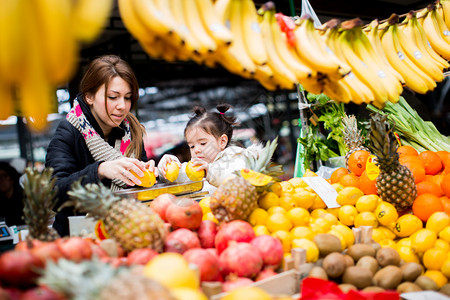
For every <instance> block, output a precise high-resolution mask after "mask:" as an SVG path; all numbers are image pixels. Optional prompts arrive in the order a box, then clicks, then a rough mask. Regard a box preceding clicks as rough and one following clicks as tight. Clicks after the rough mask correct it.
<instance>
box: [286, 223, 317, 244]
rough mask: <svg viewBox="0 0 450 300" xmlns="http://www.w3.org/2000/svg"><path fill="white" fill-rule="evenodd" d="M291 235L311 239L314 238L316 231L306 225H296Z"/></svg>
mask: <svg viewBox="0 0 450 300" xmlns="http://www.w3.org/2000/svg"><path fill="white" fill-rule="evenodd" d="M290 232H291V235H292V238H294V239H308V240H311V241H312V239H313V238H314V233H313V231H312V230H311V228H309V227H306V226H296V227H294V228H292V229H291V231H290Z"/></svg>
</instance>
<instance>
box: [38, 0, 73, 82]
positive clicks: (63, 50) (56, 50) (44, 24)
mask: <svg viewBox="0 0 450 300" xmlns="http://www.w3.org/2000/svg"><path fill="white" fill-rule="evenodd" d="M32 3H33V11H34V12H35V17H36V21H37V24H36V25H37V26H38V28H39V32H41V33H42V34H41V37H40V40H41V42H40V43H39V44H38V45H39V46H40V47H42V54H43V55H42V58H41V59H43V60H44V66H45V68H46V73H47V78H49V79H50V81H51V82H52V83H53V84H55V85H57V84H62V83H65V82H67V81H68V80H69V79H70V78H71V77H72V76H73V74H74V73H75V71H76V67H77V65H78V42H77V40H76V37H75V35H74V34H73V33H72V27H71V26H72V24H73V23H72V19H71V17H72V4H71V2H70V1H66V0H40V1H34V2H32Z"/></svg>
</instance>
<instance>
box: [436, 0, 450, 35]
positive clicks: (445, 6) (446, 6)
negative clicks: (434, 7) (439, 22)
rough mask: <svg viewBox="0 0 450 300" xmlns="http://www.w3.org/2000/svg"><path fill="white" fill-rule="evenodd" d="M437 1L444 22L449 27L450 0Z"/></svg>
mask: <svg viewBox="0 0 450 300" xmlns="http://www.w3.org/2000/svg"><path fill="white" fill-rule="evenodd" d="M439 3H440V9H441V10H442V16H443V18H444V22H445V24H446V25H447V27H448V28H450V0H440V1H439Z"/></svg>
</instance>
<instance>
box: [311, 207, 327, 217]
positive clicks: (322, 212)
mask: <svg viewBox="0 0 450 300" xmlns="http://www.w3.org/2000/svg"><path fill="white" fill-rule="evenodd" d="M326 214H327V211H326V210H325V209H323V208H317V209H313V210H312V211H311V217H313V218H320V217H322V216H324V215H326Z"/></svg>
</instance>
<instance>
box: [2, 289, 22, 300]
mask: <svg viewBox="0 0 450 300" xmlns="http://www.w3.org/2000/svg"><path fill="white" fill-rule="evenodd" d="M0 290H2V291H1V292H0V299H2V300H20V299H21V297H22V294H23V291H22V290H21V289H19V288H13V287H7V288H3V289H2V288H0Z"/></svg>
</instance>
